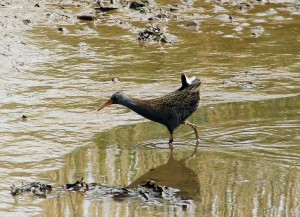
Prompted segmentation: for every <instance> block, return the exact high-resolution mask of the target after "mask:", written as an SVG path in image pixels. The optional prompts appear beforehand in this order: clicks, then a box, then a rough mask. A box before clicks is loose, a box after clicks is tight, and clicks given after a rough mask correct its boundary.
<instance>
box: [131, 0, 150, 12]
mask: <svg viewBox="0 0 300 217" xmlns="http://www.w3.org/2000/svg"><path fill="white" fill-rule="evenodd" d="M148 5H149V1H148V0H142V1H133V2H131V3H130V5H129V8H130V9H133V10H140V9H141V8H143V7H146V6H148Z"/></svg>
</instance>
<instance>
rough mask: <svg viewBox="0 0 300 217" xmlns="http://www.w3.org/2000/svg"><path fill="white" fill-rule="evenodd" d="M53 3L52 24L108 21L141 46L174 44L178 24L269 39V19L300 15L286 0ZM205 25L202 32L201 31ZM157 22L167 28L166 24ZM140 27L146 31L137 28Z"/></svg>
mask: <svg viewBox="0 0 300 217" xmlns="http://www.w3.org/2000/svg"><path fill="white" fill-rule="evenodd" d="M173 3H174V2H173ZM51 5H52V6H53V7H54V9H53V10H51V12H49V13H48V14H47V15H48V16H47V17H48V18H49V20H50V21H51V22H54V23H58V24H59V25H69V24H70V23H74V22H76V21H78V20H81V21H82V20H83V21H87V22H88V21H94V22H93V25H94V26H97V25H98V24H100V23H101V24H104V23H105V22H107V24H108V25H118V26H120V27H121V28H126V29H128V30H129V31H130V32H132V33H135V34H136V33H137V34H138V36H137V38H138V40H137V41H138V42H139V43H142V44H145V43H151V42H154V43H160V42H163V43H174V42H175V39H177V37H176V36H175V35H173V32H178V31H176V30H174V27H179V28H186V29H189V30H191V31H193V33H196V34H207V33H208V34H210V33H212V34H214V35H215V33H216V32H217V33H218V35H220V36H221V37H225V38H239V39H241V40H242V39H244V38H264V37H269V35H270V32H271V31H269V28H268V22H273V21H280V22H283V21H285V20H287V17H286V15H287V14H288V13H289V14H290V15H291V16H294V15H299V14H300V8H299V5H298V4H297V3H291V2H287V1H286V2H283V3H282V4H276V3H273V2H272V3H271V2H267V1H247V2H245V1H239V0H238V1H234V2H222V1H212V0H208V1H206V2H205V3H201V2H197V1H196V2H193V1H192V2H191V1H181V2H176V4H172V2H168V3H167V4H165V3H163V4H162V3H160V2H157V1H149V0H133V1H123V0H122V1H114V0H110V1H109V0H107V1H104V2H102V1H94V3H93V2H90V3H82V2H77V1H76V2H73V3H70V4H67V5H65V4H63V3H56V4H51ZM39 6H42V5H39ZM72 7H76V8H82V10H80V11H81V12H80V14H77V15H74V14H73V11H72ZM86 9H88V11H86ZM113 11H117V12H113ZM291 19H292V18H291ZM211 23H213V24H215V26H216V28H218V29H217V30H216V31H214V30H211V28H210V25H211ZM24 24H26V25H29V24H30V22H26V21H24ZM174 24H175V25H174ZM200 24H201V31H198V30H199V29H200ZM219 24H220V25H219ZM30 26H31V25H30ZM149 26H152V27H149ZM157 26H164V28H158V27H157ZM168 27H170V29H171V28H173V29H171V31H173V32H172V33H169V32H168V31H169V28H168ZM141 28H142V30H141V31H138V30H140V29H141ZM162 29H163V31H162ZM60 30H62V29H60ZM60 30H59V31H60ZM167 30H168V31H167ZM194 30H196V31H194ZM60 32H63V31H60Z"/></svg>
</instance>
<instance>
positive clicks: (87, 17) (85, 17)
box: [77, 15, 96, 21]
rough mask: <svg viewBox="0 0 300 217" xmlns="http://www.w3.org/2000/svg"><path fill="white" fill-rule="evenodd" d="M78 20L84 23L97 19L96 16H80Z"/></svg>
mask: <svg viewBox="0 0 300 217" xmlns="http://www.w3.org/2000/svg"><path fill="white" fill-rule="evenodd" d="M77 19H79V20H84V21H93V20H95V19H96V17H95V16H94V15H78V16H77Z"/></svg>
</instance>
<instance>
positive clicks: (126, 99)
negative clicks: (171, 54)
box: [98, 74, 201, 147]
mask: <svg viewBox="0 0 300 217" xmlns="http://www.w3.org/2000/svg"><path fill="white" fill-rule="evenodd" d="M181 82H182V86H181V88H179V89H178V90H176V91H174V92H171V93H169V94H167V95H165V96H162V97H160V98H156V99H150V100H141V99H135V98H132V97H130V96H128V95H126V94H124V93H121V92H117V93H115V94H113V95H112V96H111V97H110V99H109V100H108V101H107V102H106V103H105V104H104V105H102V106H101V107H100V108H99V109H98V111H99V110H101V109H103V108H105V107H107V106H109V105H111V104H121V105H123V106H126V107H127V108H129V109H131V110H133V111H134V112H136V113H138V114H140V115H141V116H143V117H145V118H147V119H150V120H152V121H155V122H158V123H161V124H163V125H165V126H166V127H167V128H168V130H169V133H170V139H169V145H170V147H172V143H173V132H174V130H175V129H176V128H177V127H178V126H179V125H181V124H186V125H189V126H191V127H192V128H193V130H194V132H195V136H196V140H197V142H199V134H198V131H197V128H196V126H195V125H194V124H192V123H190V122H188V121H187V118H188V117H189V116H190V115H191V114H192V113H193V112H194V111H196V109H197V108H198V105H199V102H200V84H201V82H200V80H199V79H196V78H193V79H191V80H190V79H188V78H187V76H186V75H185V74H182V75H181Z"/></svg>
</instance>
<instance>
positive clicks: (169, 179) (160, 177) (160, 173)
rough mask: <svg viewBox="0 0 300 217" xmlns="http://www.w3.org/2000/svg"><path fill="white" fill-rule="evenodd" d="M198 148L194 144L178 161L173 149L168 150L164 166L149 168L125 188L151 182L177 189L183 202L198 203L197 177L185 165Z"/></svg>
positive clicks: (198, 183) (198, 185)
mask: <svg viewBox="0 0 300 217" xmlns="http://www.w3.org/2000/svg"><path fill="white" fill-rule="evenodd" d="M198 146H199V143H196V145H195V148H194V150H193V152H192V153H191V154H190V155H188V156H187V157H185V158H182V159H180V160H176V159H175V158H174V149H172V148H170V155H169V159H168V161H167V162H166V163H165V164H162V165H160V166H157V167H155V168H151V169H150V170H149V171H148V172H146V173H145V174H143V175H142V176H140V177H139V178H137V179H136V180H134V181H133V182H132V183H130V184H129V185H128V186H126V188H129V189H130V188H135V187H137V186H138V185H140V184H143V183H146V182H147V181H149V180H151V181H154V182H155V183H156V184H158V185H161V186H167V187H172V188H176V189H179V190H180V196H181V198H182V199H184V200H194V201H200V181H199V177H198V175H197V174H196V173H195V172H194V171H193V170H192V169H191V168H189V167H187V165H186V164H187V162H188V161H189V160H190V159H191V158H193V157H194V156H195V154H196V153H197V151H198Z"/></svg>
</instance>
